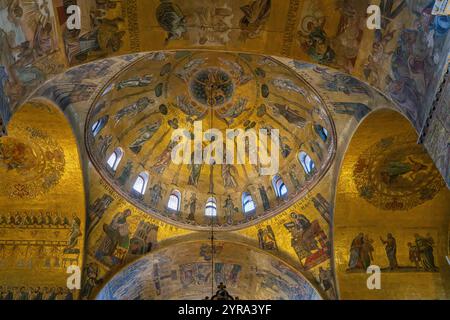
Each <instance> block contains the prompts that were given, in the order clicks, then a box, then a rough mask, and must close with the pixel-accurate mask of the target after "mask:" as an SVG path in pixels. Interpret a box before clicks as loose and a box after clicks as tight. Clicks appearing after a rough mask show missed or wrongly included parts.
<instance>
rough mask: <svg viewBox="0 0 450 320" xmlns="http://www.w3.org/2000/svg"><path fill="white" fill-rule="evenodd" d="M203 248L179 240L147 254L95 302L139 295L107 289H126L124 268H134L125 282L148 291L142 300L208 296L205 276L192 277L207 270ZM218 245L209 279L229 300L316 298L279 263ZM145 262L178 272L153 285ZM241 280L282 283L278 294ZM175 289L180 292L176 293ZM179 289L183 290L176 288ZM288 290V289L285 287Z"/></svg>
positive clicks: (245, 250) (310, 288)
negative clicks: (225, 291) (224, 290)
mask: <svg viewBox="0 0 450 320" xmlns="http://www.w3.org/2000/svg"><path fill="white" fill-rule="evenodd" d="M208 245H209V242H208V241H198V240H197V241H188V242H185V241H183V242H182V243H178V244H175V245H171V246H170V247H166V248H162V249H160V250H158V251H155V252H152V253H151V254H148V255H147V256H144V257H142V258H140V259H138V260H136V261H134V262H132V263H131V264H129V265H128V266H126V267H124V268H123V269H121V271H119V272H118V273H116V275H114V276H113V277H112V278H110V280H109V281H108V282H107V283H106V284H105V285H104V286H103V287H102V289H101V290H100V292H99V293H98V295H97V299H132V297H131V296H132V295H135V294H138V295H139V294H143V292H134V293H131V291H129V292H130V295H129V296H127V295H128V294H125V295H120V294H117V293H118V292H119V291H123V290H114V291H115V292H111V291H110V290H109V288H110V287H111V286H118V287H121V286H127V285H126V284H125V283H124V282H122V278H123V277H124V276H127V274H129V271H128V270H131V269H133V270H135V271H134V272H133V274H134V276H131V278H129V279H130V284H131V286H135V285H136V284H137V283H140V284H144V283H146V284H145V285H144V286H145V287H146V288H145V290H144V291H145V292H147V293H146V295H148V296H146V297H145V299H148V298H153V299H202V298H204V297H205V296H211V282H210V281H209V279H210V277H204V275H203V277H201V278H197V275H198V274H197V272H199V273H202V272H203V273H204V272H207V271H208V267H211V263H210V262H209V261H208V260H205V257H203V256H202V255H201V254H200V252H201V248H203V247H205V246H206V247H207V246H208ZM217 245H218V246H220V247H221V250H220V251H218V252H216V254H215V256H214V261H215V266H216V267H215V270H216V271H215V272H214V276H213V278H214V281H215V282H217V283H218V282H225V284H226V285H227V288H228V290H229V292H230V293H231V294H232V295H233V296H239V298H240V299H267V296H270V297H271V298H272V299H280V298H281V299H282V298H284V299H297V300H298V299H300V300H303V299H307V300H308V299H321V298H320V294H319V293H318V292H317V291H316V290H315V289H314V286H313V285H312V284H310V283H309V281H308V280H307V279H306V278H304V276H303V275H302V274H301V273H299V272H297V271H295V270H294V269H293V268H292V267H291V266H289V265H288V264H286V262H284V261H283V260H280V259H279V258H276V257H274V256H273V255H271V254H269V253H267V252H264V251H262V250H260V249H256V248H253V247H251V246H248V245H243V244H239V243H234V242H228V241H220V242H218V243H217ZM231 253H233V254H231ZM244 257H246V258H244ZM150 261H153V263H158V264H159V265H158V266H157V268H158V269H159V270H163V269H165V270H166V271H167V270H168V269H169V270H170V269H172V268H176V269H177V270H180V272H181V274H180V277H177V278H176V279H175V278H174V279H172V280H171V281H170V283H160V284H159V286H153V284H154V283H155V282H154V281H151V280H150V279H144V278H145V277H147V276H148V275H151V274H153V273H151V272H150V273H149V272H146V271H145V270H147V269H148V268H152V263H150ZM157 261H159V262H157ZM256 264H257V265H258V266H259V268H258V270H259V271H256V270H257V269H256V268H255V267H254V265H256ZM221 266H222V267H223V268H224V269H222V270H227V271H226V274H222V273H220V272H218V271H217V270H219V269H216V268H220V267H221ZM192 267H194V269H192ZM190 268H191V269H190ZM209 270H211V269H209ZM244 277H245V278H248V277H251V278H252V279H254V281H252V283H253V285H256V282H257V283H261V284H262V283H263V282H264V281H266V280H265V278H266V279H270V278H271V277H276V278H277V279H278V281H280V285H281V286H278V285H277V291H279V293H278V294H277V293H275V291H271V290H267V289H264V286H261V285H260V286H259V287H260V290H255V288H250V287H248V286H245V285H241V281H240V279H241V278H244ZM202 279H203V280H202ZM149 280H150V281H149ZM283 284H288V285H286V286H284V289H283ZM179 287H180V289H178V288H179ZM181 287H183V288H184V289H183V290H181ZM289 287H291V288H292V289H286V288H289ZM141 298H142V297H141Z"/></svg>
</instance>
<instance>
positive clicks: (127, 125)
mask: <svg viewBox="0 0 450 320" xmlns="http://www.w3.org/2000/svg"><path fill="white" fill-rule="evenodd" d="M199 125H200V127H201V128H200V132H198V129H199ZM194 128H197V129H196V130H194ZM211 128H214V129H217V130H216V132H219V134H221V135H223V141H224V142H223V147H224V150H227V149H226V146H225V141H226V139H227V137H228V138H230V134H231V138H233V133H234V134H237V133H239V132H241V133H248V132H250V131H252V130H254V131H253V132H256V134H257V135H258V133H260V131H259V130H261V129H266V130H267V131H266V132H268V135H269V138H268V139H267V141H266V142H265V141H264V140H261V135H259V136H258V137H259V140H258V141H259V145H260V146H261V144H265V145H266V147H267V148H268V152H269V155H270V152H272V151H273V152H275V151H276V150H277V149H274V147H272V144H270V142H271V136H272V137H274V136H275V134H274V133H272V132H273V131H271V130H273V129H277V130H278V133H279V151H278V152H277V153H278V156H279V165H278V170H277V172H273V174H271V175H267V174H264V173H262V171H261V168H262V167H264V164H262V163H261V162H260V161H259V160H260V159H261V152H256V151H255V152H256V155H257V159H258V162H257V163H249V161H248V159H237V155H238V152H237V151H236V150H238V148H240V147H239V146H237V143H236V141H237V140H235V142H233V145H232V146H233V148H232V149H233V150H235V162H232V163H230V162H227V163H226V164H225V163H224V164H220V163H217V162H215V164H214V165H210V163H205V162H203V163H195V162H193V163H190V164H189V163H185V162H184V163H181V164H177V163H176V162H174V161H173V160H172V157H171V154H172V151H173V150H174V149H175V148H176V146H177V145H178V144H179V142H180V141H182V140H183V141H185V142H187V143H188V144H189V145H192V148H191V149H190V150H189V153H191V152H192V154H191V156H188V157H187V158H189V159H193V158H194V150H195V149H196V148H197V147H198V148H200V150H203V151H205V150H206V149H207V148H208V146H211V144H212V142H211V141H214V142H218V141H215V139H217V136H214V137H213V139H212V140H209V141H208V139H210V138H211V137H212V136H211V135H215V134H212V133H211V135H208V134H206V135H205V137H204V140H203V141H202V140H201V139H202V135H203V133H204V132H205V131H207V130H208V129H211ZM177 132H178V133H179V132H181V133H182V135H181V137H178V140H177V139H173V136H172V135H173V134H174V133H177ZM334 132H335V131H334V124H333V122H332V120H331V118H330V117H329V113H328V111H327V109H326V106H325V105H324V103H323V102H322V99H321V98H320V97H319V96H318V94H317V93H316V91H315V90H314V89H313V88H311V86H309V85H308V84H307V83H306V82H305V80H303V79H302V78H301V77H300V76H299V75H298V74H297V73H296V72H295V69H292V68H291V67H289V66H287V65H285V64H283V63H281V62H280V61H278V60H276V59H274V58H271V57H268V56H260V55H250V54H236V53H228V52H215V51H170V52H153V53H149V54H148V55H147V56H145V57H144V58H142V59H140V60H138V61H137V62H135V63H133V64H131V65H130V66H129V67H128V68H127V69H125V70H123V71H122V72H121V73H120V74H119V75H117V76H116V77H115V78H114V79H112V80H111V81H110V83H108V84H106V85H105V86H104V89H103V92H102V93H101V94H99V96H98V97H97V99H96V101H95V102H94V104H93V106H92V107H91V109H90V112H89V115H88V119H87V131H86V145H87V150H88V153H89V156H90V158H91V160H92V163H93V164H94V166H95V167H96V168H97V170H98V172H99V173H100V174H101V175H102V176H103V178H105V179H106V181H108V182H109V183H110V184H111V186H112V187H113V188H114V189H115V190H116V191H117V192H119V193H120V194H122V195H123V196H124V197H125V198H126V199H127V200H128V201H129V202H131V203H133V204H134V205H136V206H137V207H139V208H140V209H142V210H144V211H146V212H148V213H149V214H151V215H153V216H155V217H157V218H159V219H162V220H164V221H167V222H169V223H173V224H176V225H179V226H182V227H186V228H189V229H196V230H200V229H205V230H207V229H208V230H209V228H210V226H211V223H213V224H214V225H215V227H216V228H218V229H223V230H235V229H239V228H242V227H245V226H247V225H249V224H252V223H255V222H257V221H260V220H262V219H266V218H268V217H270V216H273V215H274V214H276V213H279V212H280V211H282V210H283V209H285V208H287V207H288V206H289V205H290V204H292V203H293V202H294V201H296V200H298V199H299V198H301V197H302V196H304V195H305V194H306V192H307V190H310V189H311V187H312V186H313V185H314V184H315V183H317V181H318V180H319V179H320V178H321V177H322V176H323V174H324V173H325V171H326V170H327V168H328V167H329V164H330V160H331V158H332V156H333V154H334V149H335V133H334ZM198 135H200V137H199V136H198ZM198 139H200V140H198ZM199 141H200V142H199ZM243 148H245V150H246V152H250V153H252V152H251V149H250V147H249V145H248V143H247V144H246V145H245V146H244V147H243ZM249 149H250V150H249ZM207 207H208V208H207Z"/></svg>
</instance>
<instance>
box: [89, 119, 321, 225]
mask: <svg viewBox="0 0 450 320" xmlns="http://www.w3.org/2000/svg"><path fill="white" fill-rule="evenodd" d="M99 121H100V120H99ZM97 129H98V127H97V126H95V125H94V126H93V128H92V130H93V132H94V131H96V130H97ZM123 155H124V151H123V150H122V148H120V147H118V148H116V149H115V150H114V152H113V153H112V154H111V155H110V156H109V157H108V160H107V164H108V166H109V167H110V169H111V170H112V171H113V172H115V171H116V170H117V167H118V166H119V163H120V161H121V160H122V158H123ZM298 160H299V162H300V163H301V165H302V167H303V170H304V171H305V173H306V174H311V173H313V171H314V168H315V164H314V161H313V160H312V159H311V157H310V156H309V155H308V154H307V153H306V152H304V151H301V152H300V153H299V154H298ZM148 180H149V174H148V173H147V172H146V171H143V172H141V173H140V174H139V175H138V176H137V178H136V180H135V182H134V184H133V186H132V191H133V192H135V193H137V194H139V195H144V193H145V191H146V189H147V184H148ZM272 186H273V189H274V191H275V195H276V197H278V198H283V197H285V196H286V195H287V193H288V188H287V186H286V184H285V183H284V181H283V179H282V178H281V177H280V176H279V175H275V176H274V177H273V178H272ZM180 207H181V193H180V192H179V191H178V190H174V191H172V193H171V194H170V196H169V200H168V203H167V208H168V209H169V210H173V211H180ZM242 210H243V212H244V213H245V214H250V213H252V212H254V211H255V210H256V205H255V202H254V201H253V198H252V196H251V194H250V193H249V192H244V193H243V194H242ZM216 215H217V203H216V199H215V198H214V197H210V198H209V199H208V201H207V202H206V206H205V216H207V217H215V216H216Z"/></svg>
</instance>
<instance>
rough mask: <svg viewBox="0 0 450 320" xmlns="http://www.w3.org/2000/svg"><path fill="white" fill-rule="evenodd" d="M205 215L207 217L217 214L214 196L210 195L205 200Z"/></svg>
mask: <svg viewBox="0 0 450 320" xmlns="http://www.w3.org/2000/svg"><path fill="white" fill-rule="evenodd" d="M205 216H207V217H215V216H217V204H216V198H214V197H211V198H209V199H208V201H207V202H206V206H205Z"/></svg>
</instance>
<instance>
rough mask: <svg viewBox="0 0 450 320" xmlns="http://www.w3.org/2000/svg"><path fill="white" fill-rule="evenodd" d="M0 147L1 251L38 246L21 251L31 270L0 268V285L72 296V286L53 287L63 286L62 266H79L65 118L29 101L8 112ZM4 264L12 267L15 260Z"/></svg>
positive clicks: (74, 176) (73, 169) (73, 168)
mask: <svg viewBox="0 0 450 320" xmlns="http://www.w3.org/2000/svg"><path fill="white" fill-rule="evenodd" d="M0 150H1V151H0V153H2V156H0V159H1V160H0V175H1V177H2V183H1V184H0V189H1V190H0V214H1V215H2V221H5V220H4V219H3V216H7V217H8V220H7V222H6V224H5V223H3V225H2V230H3V232H2V235H0V240H8V241H7V243H8V244H7V245H5V246H3V250H10V249H11V248H10V245H9V244H11V245H14V246H15V251H16V252H17V254H18V253H19V252H25V251H26V250H28V248H37V249H39V250H40V251H36V250H34V249H30V250H29V251H28V254H27V255H26V256H24V259H25V260H24V261H23V263H25V264H31V263H32V264H33V269H23V268H22V269H21V268H20V266H15V267H12V268H8V269H6V270H2V274H3V275H4V277H2V281H1V283H0V286H3V287H4V288H5V287H6V288H7V287H8V286H13V287H21V286H25V287H27V288H33V294H38V295H39V294H41V295H42V294H44V292H43V291H42V290H43V288H44V287H47V288H49V290H50V288H52V290H54V291H55V292H56V291H58V292H57V293H58V294H60V295H64V297H65V298H68V299H70V298H76V297H77V296H78V294H79V293H78V292H77V291H76V290H74V291H69V290H65V289H62V290H60V289H57V288H66V283H67V273H66V267H67V266H69V265H78V266H81V265H82V264H83V259H84V237H83V235H84V233H85V225H86V202H85V197H86V193H85V184H84V180H83V165H82V162H81V156H80V152H79V149H78V144H77V140H76V138H75V136H74V134H73V131H72V127H71V125H70V123H69V121H68V120H67V119H66V117H65V116H64V114H63V113H62V112H61V111H60V109H59V108H58V107H57V106H55V105H54V104H52V103H50V102H49V101H47V100H44V99H33V100H30V101H28V102H26V103H24V104H23V105H21V106H20V107H19V108H18V109H17V111H16V112H15V113H14V114H13V116H12V118H11V120H10V122H9V123H8V136H5V137H0ZM68 203H70V206H67V204H68ZM18 229H20V232H17V231H18ZM49 252H52V253H51V254H50V255H49V254H48V253H49ZM13 257H14V255H12V256H11V259H12V258H13ZM42 257H44V259H42ZM52 257H53V258H52ZM9 263H10V265H12V266H14V265H15V260H11V261H10V262H9ZM18 269H21V270H20V273H17V270H18ZM49 270H51V272H49ZM39 288H41V289H39ZM38 289H39V290H40V291H39V290H38ZM30 294H31V293H30ZM28 298H29V299H31V297H30V296H28Z"/></svg>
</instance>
